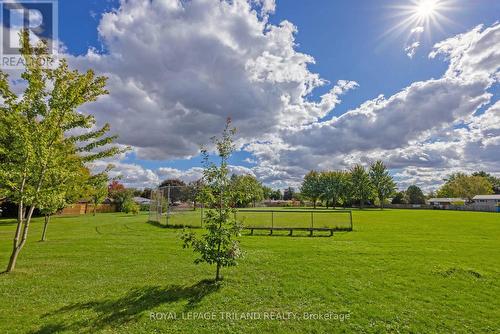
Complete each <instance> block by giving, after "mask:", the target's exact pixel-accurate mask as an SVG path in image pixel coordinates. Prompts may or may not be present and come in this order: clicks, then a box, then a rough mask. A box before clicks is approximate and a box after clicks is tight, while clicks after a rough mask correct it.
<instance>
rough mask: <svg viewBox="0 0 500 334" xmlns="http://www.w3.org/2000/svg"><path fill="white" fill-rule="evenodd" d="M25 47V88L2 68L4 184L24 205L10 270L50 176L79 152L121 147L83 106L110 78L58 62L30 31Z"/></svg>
mask: <svg viewBox="0 0 500 334" xmlns="http://www.w3.org/2000/svg"><path fill="white" fill-rule="evenodd" d="M21 46H22V47H21V50H20V51H21V54H22V55H23V57H24V63H25V64H26V67H25V69H24V72H23V73H22V74H21V77H22V79H23V80H24V81H25V83H26V89H25V90H24V92H23V93H22V94H21V95H19V96H18V95H17V94H16V93H14V91H13V90H12V89H11V88H10V82H9V79H8V75H7V74H5V73H4V72H0V96H1V98H2V102H1V104H0V161H1V162H2V163H1V164H0V185H1V187H2V189H5V190H6V192H7V196H8V197H9V199H10V200H11V201H13V202H14V203H16V204H17V205H18V217H17V226H16V230H15V234H14V239H13V246H12V253H11V256H10V259H9V263H8V265H7V270H6V271H7V272H11V271H12V270H14V268H15V265H16V261H17V258H18V256H19V253H20V252H21V250H22V248H23V247H24V245H25V244H26V240H27V236H28V231H29V227H30V223H31V218H32V215H33V212H34V210H35V208H40V207H43V206H45V205H44V203H42V201H43V200H44V197H43V196H41V194H42V193H43V192H44V187H45V186H46V185H47V184H48V183H47V182H46V180H47V178H49V177H50V175H51V174H53V173H57V172H58V171H59V170H61V169H64V168H66V165H67V159H73V158H74V156H78V157H79V158H80V159H81V160H82V162H90V161H93V160H96V159H99V158H104V157H109V156H112V155H115V154H117V153H119V152H120V150H119V149H118V148H116V147H109V146H107V145H109V144H111V143H112V142H113V140H114V139H115V137H113V136H106V134H107V132H108V131H109V125H105V126H104V127H103V128H100V129H97V130H93V129H92V128H93V127H94V126H95V120H94V117H93V116H91V115H85V114H82V113H80V112H78V111H77V109H78V108H79V107H80V106H81V105H83V104H85V103H87V102H92V101H95V100H96V99H97V98H98V97H99V96H102V95H105V94H107V93H108V92H107V91H106V89H105V85H106V78H105V77H97V76H95V74H94V72H92V71H91V70H89V71H87V72H86V73H83V74H82V73H80V72H78V71H72V70H70V69H69V68H68V65H67V62H66V61H65V60H64V59H62V60H60V61H59V63H58V64H57V66H56V65H55V63H54V62H53V60H52V59H51V57H50V56H49V55H48V53H47V48H46V47H45V45H38V47H36V48H33V47H32V46H31V45H30V41H29V33H28V32H27V31H23V32H22V34H21ZM46 64H52V65H54V66H46ZM75 133H77V134H75Z"/></svg>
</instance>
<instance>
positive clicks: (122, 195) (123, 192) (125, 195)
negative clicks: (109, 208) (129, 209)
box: [108, 184, 134, 212]
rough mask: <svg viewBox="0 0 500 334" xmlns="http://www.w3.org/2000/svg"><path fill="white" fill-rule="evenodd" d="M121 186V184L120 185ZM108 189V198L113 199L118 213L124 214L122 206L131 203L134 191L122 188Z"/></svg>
mask: <svg viewBox="0 0 500 334" xmlns="http://www.w3.org/2000/svg"><path fill="white" fill-rule="evenodd" d="M120 185H121V184H120ZM121 186H122V187H114V188H111V187H108V196H109V197H110V198H111V199H113V201H114V203H115V204H116V205H117V209H118V211H122V212H124V205H125V203H126V202H127V201H130V202H131V201H132V197H134V190H133V189H127V188H125V187H123V185H121Z"/></svg>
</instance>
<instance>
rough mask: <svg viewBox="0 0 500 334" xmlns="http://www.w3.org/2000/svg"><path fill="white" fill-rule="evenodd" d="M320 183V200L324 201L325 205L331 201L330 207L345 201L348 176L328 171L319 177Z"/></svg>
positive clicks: (341, 172)
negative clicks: (321, 190) (321, 191)
mask: <svg viewBox="0 0 500 334" xmlns="http://www.w3.org/2000/svg"><path fill="white" fill-rule="evenodd" d="M320 178H321V183H322V189H323V193H322V195H321V196H322V199H324V200H325V201H326V203H327V207H328V201H330V200H331V203H332V207H333V208H335V206H336V205H337V204H338V203H339V200H345V197H346V195H347V192H348V191H349V189H348V187H349V185H348V176H347V175H346V173H345V172H344V171H340V170H339V171H330V172H323V173H321V175H320Z"/></svg>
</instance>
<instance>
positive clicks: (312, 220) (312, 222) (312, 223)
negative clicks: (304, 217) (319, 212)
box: [311, 211, 314, 228]
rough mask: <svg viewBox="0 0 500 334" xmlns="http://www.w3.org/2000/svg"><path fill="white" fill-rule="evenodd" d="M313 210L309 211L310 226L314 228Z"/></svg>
mask: <svg viewBox="0 0 500 334" xmlns="http://www.w3.org/2000/svg"><path fill="white" fill-rule="evenodd" d="M313 214H314V212H312V211H311V228H314V218H313Z"/></svg>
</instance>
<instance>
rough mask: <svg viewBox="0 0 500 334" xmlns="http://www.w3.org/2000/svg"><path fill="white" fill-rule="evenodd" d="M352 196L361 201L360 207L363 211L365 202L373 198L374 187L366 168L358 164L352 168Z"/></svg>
mask: <svg viewBox="0 0 500 334" xmlns="http://www.w3.org/2000/svg"><path fill="white" fill-rule="evenodd" d="M350 176H351V196H352V198H353V199H355V200H358V201H359V206H360V208H361V209H362V208H363V207H364V205H365V202H366V201H368V200H369V199H370V198H372V196H373V185H372V183H371V180H370V177H369V175H368V173H367V172H366V170H365V168H364V167H363V166H362V165H360V164H356V165H354V167H352V168H351V171H350Z"/></svg>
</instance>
